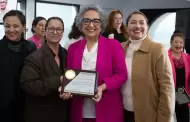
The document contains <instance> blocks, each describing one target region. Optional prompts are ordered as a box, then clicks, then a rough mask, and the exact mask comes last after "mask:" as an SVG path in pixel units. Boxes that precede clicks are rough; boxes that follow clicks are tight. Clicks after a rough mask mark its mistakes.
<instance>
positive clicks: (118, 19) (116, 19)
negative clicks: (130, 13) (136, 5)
mask: <svg viewBox="0 0 190 122" xmlns="http://www.w3.org/2000/svg"><path fill="white" fill-rule="evenodd" d="M114 20H115V21H122V20H123V18H114Z"/></svg>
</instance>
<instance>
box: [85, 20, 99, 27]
mask: <svg viewBox="0 0 190 122" xmlns="http://www.w3.org/2000/svg"><path fill="white" fill-rule="evenodd" d="M91 22H92V23H93V25H95V26H97V25H99V24H100V23H101V20H100V19H88V18H83V19H82V23H83V24H84V25H89V24H90V23H91Z"/></svg>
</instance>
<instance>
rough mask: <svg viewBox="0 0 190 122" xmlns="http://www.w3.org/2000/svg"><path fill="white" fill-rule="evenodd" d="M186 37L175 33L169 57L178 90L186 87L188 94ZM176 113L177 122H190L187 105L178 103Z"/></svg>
mask: <svg viewBox="0 0 190 122" xmlns="http://www.w3.org/2000/svg"><path fill="white" fill-rule="evenodd" d="M184 41H185V37H184V35H183V34H182V33H180V32H174V34H173V35H172V36H171V40H170V44H171V48H170V49H169V50H168V55H169V58H170V61H171V65H172V69H173V77H174V83H175V87H176V90H178V88H179V87H184V88H185V89H186V91H187V92H188V93H190V89H189V87H188V86H189V80H190V64H189V63H190V62H188V58H189V55H188V54H186V53H184V52H183V48H184ZM175 112H176V118H177V122H189V106H188V103H186V104H178V103H177V102H176V105H175Z"/></svg>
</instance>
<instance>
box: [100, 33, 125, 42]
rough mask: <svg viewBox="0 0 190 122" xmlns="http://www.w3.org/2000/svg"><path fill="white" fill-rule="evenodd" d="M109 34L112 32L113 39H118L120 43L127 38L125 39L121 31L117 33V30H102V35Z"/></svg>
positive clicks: (107, 35) (106, 35)
mask: <svg viewBox="0 0 190 122" xmlns="http://www.w3.org/2000/svg"><path fill="white" fill-rule="evenodd" d="M110 34H114V39H116V40H118V41H119V42H120V43H122V42H125V41H127V39H125V37H124V35H123V33H118V32H117V30H115V31H113V32H104V33H103V36H104V37H106V38H108V37H109V35H110Z"/></svg>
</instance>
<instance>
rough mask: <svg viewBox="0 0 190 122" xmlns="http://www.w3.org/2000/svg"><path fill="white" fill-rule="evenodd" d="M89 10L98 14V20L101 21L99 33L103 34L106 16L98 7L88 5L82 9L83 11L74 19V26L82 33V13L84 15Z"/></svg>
mask: <svg viewBox="0 0 190 122" xmlns="http://www.w3.org/2000/svg"><path fill="white" fill-rule="evenodd" d="M90 10H94V11H96V12H97V13H98V14H99V16H100V20H101V32H104V30H105V28H106V16H105V14H104V11H103V9H102V8H101V7H100V6H99V5H88V6H87V7H84V8H83V9H81V10H80V12H79V13H78V15H77V17H76V26H77V27H78V29H79V30H80V31H81V32H82V19H83V15H84V13H86V12H87V11H90Z"/></svg>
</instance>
